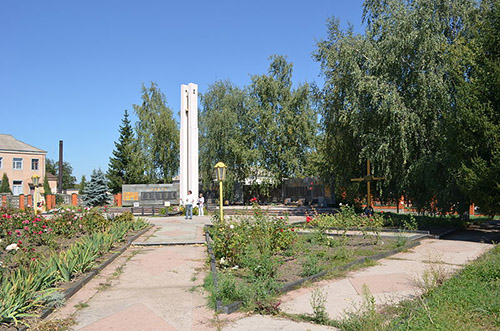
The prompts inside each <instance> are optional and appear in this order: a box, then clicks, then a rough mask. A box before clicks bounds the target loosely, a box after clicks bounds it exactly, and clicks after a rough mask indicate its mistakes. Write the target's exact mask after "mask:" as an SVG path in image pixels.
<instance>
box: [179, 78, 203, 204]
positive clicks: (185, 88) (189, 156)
mask: <svg viewBox="0 0 500 331" xmlns="http://www.w3.org/2000/svg"><path fill="white" fill-rule="evenodd" d="M180 118H181V137H180V146H179V147H180V154H181V155H180V172H179V190H180V192H179V197H180V198H181V199H182V201H184V202H185V201H186V196H187V194H188V191H192V192H193V195H194V196H195V198H198V195H199V192H198V172H199V170H198V85H197V84H193V83H189V84H188V85H181V114H180Z"/></svg>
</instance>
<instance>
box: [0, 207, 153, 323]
mask: <svg viewBox="0 0 500 331" xmlns="http://www.w3.org/2000/svg"><path fill="white" fill-rule="evenodd" d="M0 215H1V217H0V249H1V253H0V261H1V262H0V263H1V269H0V301H1V303H0V322H1V323H3V324H6V323H14V324H17V323H19V322H21V323H26V322H25V319H26V318H27V317H32V316H36V311H37V309H39V308H41V307H44V306H47V305H51V304H53V303H54V302H53V301H57V300H59V301H60V298H59V296H58V295H57V293H56V288H55V286H58V287H61V285H62V284H63V283H64V282H69V281H71V280H72V279H73V278H74V277H76V276H78V275H80V274H83V273H85V272H86V271H88V270H90V269H91V268H92V267H93V266H94V264H95V261H96V260H97V259H98V258H99V257H100V256H102V255H103V254H105V253H106V252H108V251H109V250H110V249H111V248H112V247H113V245H115V243H117V242H119V241H122V240H123V239H124V237H125V236H126V235H127V233H128V232H129V231H135V230H139V229H141V228H143V227H145V226H146V225H147V224H146V223H144V222H143V221H142V220H134V218H133V215H131V214H129V213H128V214H122V215H119V216H116V217H114V218H106V217H105V216H104V215H102V214H101V213H100V212H98V211H97V210H89V209H83V210H76V211H75V210H72V209H63V210H59V211H57V212H56V213H54V214H53V215H51V216H50V217H47V218H45V217H43V216H35V215H33V214H30V213H26V212H15V211H9V210H3V211H2V212H1V214H0Z"/></svg>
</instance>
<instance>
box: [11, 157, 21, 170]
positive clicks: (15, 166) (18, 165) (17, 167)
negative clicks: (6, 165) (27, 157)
mask: <svg viewBox="0 0 500 331" xmlns="http://www.w3.org/2000/svg"><path fill="white" fill-rule="evenodd" d="M12 169H14V170H23V159H22V158H20V157H15V158H13V159H12Z"/></svg>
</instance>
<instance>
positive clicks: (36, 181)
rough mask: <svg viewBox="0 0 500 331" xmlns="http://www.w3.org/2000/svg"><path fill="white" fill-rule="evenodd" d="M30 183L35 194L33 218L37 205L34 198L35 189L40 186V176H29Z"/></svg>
mask: <svg viewBox="0 0 500 331" xmlns="http://www.w3.org/2000/svg"><path fill="white" fill-rule="evenodd" d="M31 181H32V182H33V186H34V187H35V192H34V194H33V210H34V211H35V216H36V207H37V203H36V196H37V195H36V188H37V187H38V185H39V184H40V176H38V175H33V176H31Z"/></svg>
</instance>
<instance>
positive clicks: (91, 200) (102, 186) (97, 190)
mask: <svg viewBox="0 0 500 331" xmlns="http://www.w3.org/2000/svg"><path fill="white" fill-rule="evenodd" d="M107 191H108V185H107V183H106V177H105V175H104V172H102V170H101V169H99V170H94V171H93V172H92V175H91V176H90V182H89V183H88V185H86V186H85V194H84V195H83V201H84V202H85V204H86V205H87V206H89V207H96V206H104V205H106V204H108V203H109V195H108V192H107Z"/></svg>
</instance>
